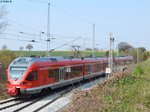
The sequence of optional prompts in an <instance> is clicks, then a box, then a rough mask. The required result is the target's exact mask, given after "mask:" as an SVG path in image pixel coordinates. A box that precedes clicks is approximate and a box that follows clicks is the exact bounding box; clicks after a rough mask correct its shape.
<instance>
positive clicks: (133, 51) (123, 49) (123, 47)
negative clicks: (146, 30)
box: [117, 42, 150, 63]
mask: <svg viewBox="0 0 150 112" xmlns="http://www.w3.org/2000/svg"><path fill="white" fill-rule="evenodd" d="M117 47H118V50H119V54H123V55H131V56H132V57H133V59H134V62H135V63H136V62H137V58H139V59H138V61H139V62H140V61H144V60H146V59H148V57H149V56H150V53H149V51H147V50H146V48H145V47H138V48H135V47H133V46H132V45H130V44H129V43H127V42H120V43H119V44H118V46H117Z"/></svg>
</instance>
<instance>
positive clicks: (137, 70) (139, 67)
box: [133, 65, 144, 75]
mask: <svg viewBox="0 0 150 112" xmlns="http://www.w3.org/2000/svg"><path fill="white" fill-rule="evenodd" d="M133 73H134V74H135V75H142V74H144V68H143V67H142V65H137V66H136V67H135V69H134V71H133Z"/></svg>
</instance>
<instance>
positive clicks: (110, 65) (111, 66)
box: [108, 33, 114, 75]
mask: <svg viewBox="0 0 150 112" xmlns="http://www.w3.org/2000/svg"><path fill="white" fill-rule="evenodd" d="M113 43H114V38H112V33H110V49H109V60H108V61H109V62H108V68H109V69H110V71H111V72H112V71H113ZM110 75H111V73H110Z"/></svg>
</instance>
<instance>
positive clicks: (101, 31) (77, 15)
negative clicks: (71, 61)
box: [0, 0, 150, 50]
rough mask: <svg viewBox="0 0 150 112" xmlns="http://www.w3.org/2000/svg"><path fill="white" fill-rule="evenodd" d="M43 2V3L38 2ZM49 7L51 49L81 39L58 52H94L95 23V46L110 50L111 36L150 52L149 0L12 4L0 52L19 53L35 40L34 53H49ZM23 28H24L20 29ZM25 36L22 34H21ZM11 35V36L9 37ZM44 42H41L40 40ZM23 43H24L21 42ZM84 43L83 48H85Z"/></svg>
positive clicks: (14, 0) (25, 0) (23, 0)
mask: <svg viewBox="0 0 150 112" xmlns="http://www.w3.org/2000/svg"><path fill="white" fill-rule="evenodd" d="M39 1H41V2H39ZM48 2H50V3H51V7H50V34H51V37H53V38H55V39H53V40H52V42H51V49H54V48H56V47H58V46H60V45H62V44H64V43H67V42H70V41H72V40H74V39H76V38H78V37H82V38H84V42H83V39H79V40H77V41H75V42H73V43H70V44H67V45H66V46H64V47H62V48H60V49H57V50H64V49H65V50H70V49H71V46H72V45H79V46H81V48H83V46H84V48H87V47H91V48H92V35H93V31H92V29H93V27H92V25H93V24H92V23H95V25H96V27H95V40H96V41H95V44H96V45H95V46H96V47H98V48H99V49H105V50H106V49H109V32H112V33H113V37H114V38H115V39H116V41H115V45H116V44H117V43H119V42H128V43H129V44H131V45H132V46H133V47H140V46H142V47H145V48H147V49H150V46H149V43H150V37H149V36H150V31H149V29H150V22H149V20H150V0H51V1H50V0H12V3H0V5H5V6H6V10H7V11H8V12H9V13H8V15H7V16H6V17H5V18H6V19H5V20H6V21H7V22H8V23H9V26H8V27H7V28H6V30H5V32H4V33H3V34H1V35H0V38H11V39H14V40H10V39H0V49H1V47H2V46H3V45H7V47H8V49H11V50H19V47H20V46H23V47H24V50H26V49H25V47H26V45H27V44H29V43H31V42H28V41H30V40H33V39H36V40H37V42H36V43H31V44H32V45H33V50H46V49H47V44H46V42H45V41H42V40H46V38H47V37H46V35H44V34H41V37H40V36H39V35H40V31H42V32H45V33H47V7H48V5H47V3H48ZM20 24H21V25H20ZM20 32H23V33H20ZM10 34H11V35H10ZM40 39H42V40H40ZM22 40H23V41H22ZM83 43H84V44H83Z"/></svg>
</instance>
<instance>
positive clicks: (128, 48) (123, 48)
mask: <svg viewBox="0 0 150 112" xmlns="http://www.w3.org/2000/svg"><path fill="white" fill-rule="evenodd" d="M117 46H118V49H119V51H123V52H125V51H132V50H133V47H132V46H131V45H130V44H128V43H127V42H120V43H119V44H118V45H117Z"/></svg>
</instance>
